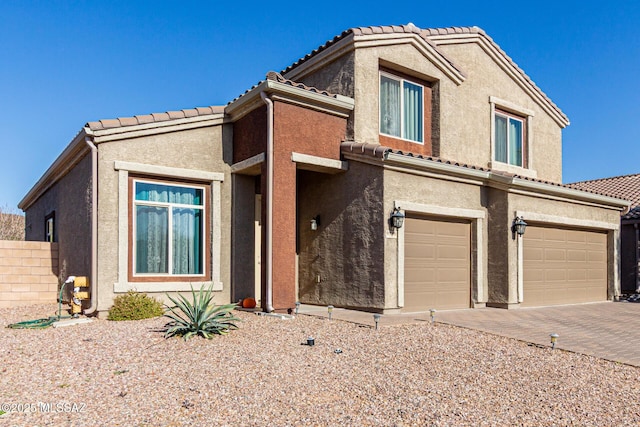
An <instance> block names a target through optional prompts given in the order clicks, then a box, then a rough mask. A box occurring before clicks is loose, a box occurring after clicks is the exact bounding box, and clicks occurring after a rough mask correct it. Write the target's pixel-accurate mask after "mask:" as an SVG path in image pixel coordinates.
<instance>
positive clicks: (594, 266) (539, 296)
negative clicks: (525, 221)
mask: <svg viewBox="0 0 640 427" xmlns="http://www.w3.org/2000/svg"><path fill="white" fill-rule="evenodd" d="M523 239H524V240H523V248H524V254H523V256H524V275H523V279H524V295H523V297H524V298H523V299H524V301H523V303H522V305H523V306H542V305H555V304H571V303H582V302H592V301H604V300H606V297H607V236H606V234H605V233H598V232H589V231H583V230H566V229H560V228H550V227H537V226H535V225H530V226H529V227H527V230H526V233H525V235H524V237H523ZM540 251H543V254H544V256H543V259H541V258H540Z"/></svg>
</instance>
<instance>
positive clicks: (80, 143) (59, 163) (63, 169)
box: [18, 127, 91, 211]
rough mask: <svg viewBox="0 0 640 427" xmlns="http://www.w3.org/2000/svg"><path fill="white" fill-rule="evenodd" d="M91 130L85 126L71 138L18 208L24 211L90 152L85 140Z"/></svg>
mask: <svg viewBox="0 0 640 427" xmlns="http://www.w3.org/2000/svg"><path fill="white" fill-rule="evenodd" d="M90 132H91V130H90V129H89V128H87V127H84V128H82V129H81V130H80V132H78V134H77V135H76V136H75V138H73V140H71V142H70V143H69V144H68V145H67V146H66V147H65V149H64V150H63V151H62V153H60V155H59V156H58V157H57V158H56V160H55V161H54V162H53V163H52V164H51V166H49V168H48V169H47V170H46V171H45V173H44V174H43V175H42V176H41V177H40V179H39V180H38V181H37V182H36V183H35V184H34V185H33V187H31V189H30V190H29V191H28V192H27V194H26V195H25V196H24V197H23V198H22V200H20V202H19V203H18V208H20V209H21V210H23V211H26V210H27V209H29V207H30V206H31V205H32V204H33V203H34V202H35V201H36V200H38V198H40V196H42V195H43V194H44V193H45V192H46V191H47V190H48V189H49V188H51V187H52V186H53V185H54V184H55V183H56V182H58V180H59V179H60V178H62V177H63V176H64V175H66V174H67V173H68V172H69V170H71V168H73V167H74V166H75V165H76V164H78V162H79V161H80V160H81V159H82V158H83V157H84V156H85V155H86V153H87V152H89V146H88V145H87V144H86V142H85V138H86V137H87V136H88V135H90Z"/></svg>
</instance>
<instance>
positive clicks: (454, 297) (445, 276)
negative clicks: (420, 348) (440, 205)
mask: <svg viewBox="0 0 640 427" xmlns="http://www.w3.org/2000/svg"><path fill="white" fill-rule="evenodd" d="M470 254H471V225H470V224H469V223H463V222H449V221H435V220H429V219H424V218H406V219H405V230H404V307H405V308H404V311H423V310H429V309H430V308H435V309H438V310H444V309H455V308H469V306H470V300H471V295H470V292H471V283H470V278H471V264H470V263H471V255H470Z"/></svg>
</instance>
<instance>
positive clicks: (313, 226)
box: [311, 215, 320, 231]
mask: <svg viewBox="0 0 640 427" xmlns="http://www.w3.org/2000/svg"><path fill="white" fill-rule="evenodd" d="M319 225H320V215H316V216H314V217H313V218H312V219H311V231H316V230H317V229H318V226H319Z"/></svg>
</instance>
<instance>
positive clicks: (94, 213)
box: [84, 136, 98, 315]
mask: <svg viewBox="0 0 640 427" xmlns="http://www.w3.org/2000/svg"><path fill="white" fill-rule="evenodd" d="M92 139H93V137H91V136H86V137H85V142H86V143H87V145H88V146H89V148H90V149H91V279H90V281H89V289H90V295H91V306H90V307H89V308H88V309H87V310H85V311H84V314H85V315H89V314H93V313H95V311H96V309H97V308H98V286H97V277H98V267H97V266H98V147H96V145H95V144H94V143H93V141H92Z"/></svg>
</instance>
